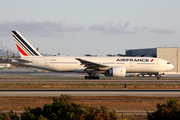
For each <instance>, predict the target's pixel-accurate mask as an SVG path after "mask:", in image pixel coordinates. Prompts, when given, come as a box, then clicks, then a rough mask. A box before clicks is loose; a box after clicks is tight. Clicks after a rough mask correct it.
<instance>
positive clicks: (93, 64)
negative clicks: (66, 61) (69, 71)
mask: <svg viewBox="0 0 180 120" xmlns="http://www.w3.org/2000/svg"><path fill="white" fill-rule="evenodd" d="M76 60H78V61H80V62H81V64H82V65H85V67H87V68H104V67H109V66H107V65H103V64H101V63H96V62H91V61H88V60H83V59H81V58H76Z"/></svg>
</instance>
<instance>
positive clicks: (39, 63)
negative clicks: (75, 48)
mask: <svg viewBox="0 0 180 120" xmlns="http://www.w3.org/2000/svg"><path fill="white" fill-rule="evenodd" d="M12 35H13V37H14V40H15V43H16V46H17V48H18V50H19V53H20V56H21V58H18V59H15V60H16V62H17V63H19V64H23V65H27V66H31V67H34V68H39V69H44V70H49V71H56V72H70V71H71V72H84V73H87V74H88V76H85V79H99V76H98V75H97V73H101V74H104V75H105V76H114V77H124V76H125V75H126V73H157V74H158V75H157V79H160V77H161V74H160V73H163V72H165V71H167V70H170V69H172V68H174V66H173V65H172V64H170V62H168V61H166V60H163V59H159V58H153V57H62V56H42V55H41V54H40V53H39V52H38V51H37V50H36V49H35V48H34V47H33V46H32V45H31V44H30V43H29V42H28V41H27V40H26V39H25V38H24V37H23V36H22V35H21V34H20V33H19V32H18V31H12Z"/></svg>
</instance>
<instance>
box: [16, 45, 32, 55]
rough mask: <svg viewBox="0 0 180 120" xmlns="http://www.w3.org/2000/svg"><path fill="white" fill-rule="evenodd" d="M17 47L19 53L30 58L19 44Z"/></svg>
mask: <svg viewBox="0 0 180 120" xmlns="http://www.w3.org/2000/svg"><path fill="white" fill-rule="evenodd" d="M16 46H17V48H18V50H19V52H20V53H21V54H22V55H24V56H29V55H28V54H26V53H25V52H24V51H23V50H22V49H21V48H20V47H19V46H18V45H17V44H16Z"/></svg>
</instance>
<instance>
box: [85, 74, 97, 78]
mask: <svg viewBox="0 0 180 120" xmlns="http://www.w3.org/2000/svg"><path fill="white" fill-rule="evenodd" d="M84 78H85V79H99V76H97V75H92V74H89V75H88V76H85V77H84Z"/></svg>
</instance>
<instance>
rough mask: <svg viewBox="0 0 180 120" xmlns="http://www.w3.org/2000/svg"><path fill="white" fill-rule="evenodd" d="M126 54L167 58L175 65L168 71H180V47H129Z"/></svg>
mask: <svg viewBox="0 0 180 120" xmlns="http://www.w3.org/2000/svg"><path fill="white" fill-rule="evenodd" d="M126 56H140V57H157V58H161V59H165V60H168V61H169V62H170V63H171V64H173V65H174V68H173V69H172V70H169V71H167V72H170V73H180V48H178V47H158V48H146V49H128V50H126Z"/></svg>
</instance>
